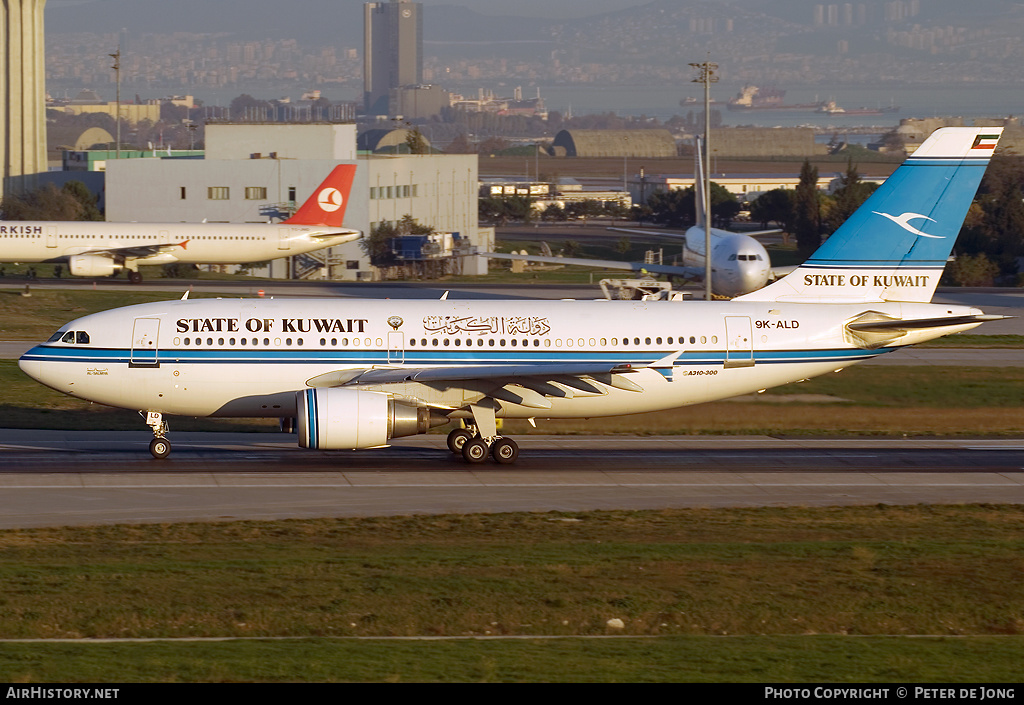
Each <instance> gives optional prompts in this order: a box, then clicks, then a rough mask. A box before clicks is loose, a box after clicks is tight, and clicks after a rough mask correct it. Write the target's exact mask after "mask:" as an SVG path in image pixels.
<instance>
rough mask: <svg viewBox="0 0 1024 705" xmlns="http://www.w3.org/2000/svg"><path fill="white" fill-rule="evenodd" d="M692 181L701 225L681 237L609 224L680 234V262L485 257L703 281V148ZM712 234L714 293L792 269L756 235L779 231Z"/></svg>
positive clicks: (754, 284) (742, 288)
mask: <svg viewBox="0 0 1024 705" xmlns="http://www.w3.org/2000/svg"><path fill="white" fill-rule="evenodd" d="M695 172H696V175H697V178H696V179H694V183H695V185H696V187H695V188H694V194H693V195H694V200H695V202H696V203H695V206H696V208H695V212H696V214H697V224H696V225H694V226H692V227H690V228H688V229H687V230H686V232H685V233H684V234H682V235H679V234H676V233H671V232H666V231H663V230H636V229H630V228H608V229H609V230H612V231H615V232H622V233H629V234H637V235H647V236H651V235H654V236H656V237H667V238H680V239H682V240H683V263H682V265H670V264H647V263H643V262H622V261H619V260H595V259H584V258H580V257H541V256H533V255H515V254H503V253H497V252H487V253H485V254H486V256H488V257H492V258H494V259H506V260H524V261H528V262H544V263H551V264H573V265H579V266H583V267H600V268H601V269H621V270H628V271H632V272H646V273H648V274H664V275H667V276H670V277H681V278H683V279H695V280H703V279H704V276H705V273H706V270H705V262H704V250H705V249H706V240H707V233H705V225H704V222H705V221H704V219H705V217H706V216H705V214H704V197H703V195H702V194H703V188H702V184H703V180H702V177H703V173H704V171H703V168H702V166H701V163H700V150H697V159H696V169H695ZM710 231H711V233H710V235H711V292H712V293H713V294H714V295H715V296H719V297H723V298H728V299H731V298H734V297H736V296H742V295H743V294H749V293H750V292H752V291H757V290H758V289H760V288H761V287H763V286H765V285H766V284H767V283H768V282H769V280H771V279H775V278H778V277H781V276H783V275H784V274H788V273H789V272H790V271H792V270H793V269H794V268H793V267H783V268H772V266H771V260H770V259H769V257H768V251H767V250H765V248H764V245H762V244H761V243H760V242H758V241H757V240H756V239H755V238H756V237H757V236H758V235H770V234H774V233H778V232H781V231H780V230H759V231H756V232H750V233H737V232H731V231H729V230H721V229H719V228H710Z"/></svg>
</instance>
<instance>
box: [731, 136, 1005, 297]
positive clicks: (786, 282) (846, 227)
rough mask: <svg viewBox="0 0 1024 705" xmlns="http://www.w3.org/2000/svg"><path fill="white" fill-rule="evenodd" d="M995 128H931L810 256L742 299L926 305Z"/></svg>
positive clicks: (989, 152)
mask: <svg viewBox="0 0 1024 705" xmlns="http://www.w3.org/2000/svg"><path fill="white" fill-rule="evenodd" d="M1002 131H1003V128H1001V127H944V128H942V129H939V130H936V131H935V132H933V133H932V134H931V136H930V137H929V138H928V139H927V140H925V142H924V144H922V145H921V146H920V147H919V148H918V149H917V151H916V152H914V154H913V155H911V156H910V157H908V158H907V160H906V161H905V162H903V164H902V165H900V167H899V168H898V169H897V170H896V171H895V172H893V174H892V176H890V177H889V178H888V179H886V181H885V183H884V184H882V185H881V186H880V187H879V188H878V189H877V190H876V191H875V192H874V193H873V194H871V196H870V197H869V198H868V200H867V201H865V202H864V204H863V205H861V207H860V208H858V209H857V211H856V212H854V214H853V215H851V216H850V217H849V219H847V221H846V222H845V223H843V224H842V225H841V226H840V227H839V229H838V230H836V231H835V232H834V233H833V234H832V236H831V237H829V238H828V240H826V241H825V243H824V244H823V245H822V246H821V247H819V248H818V250H817V251H816V252H815V253H814V254H813V255H811V257H810V259H808V260H807V261H806V262H804V263H803V264H802V265H800V266H799V267H797V269H796V270H795V271H794V272H793V273H792V274H790V275H788V276H786V277H785V278H783V279H781V280H780V281H778V282H776V283H774V284H772V285H770V286H767V287H765V288H764V289H761V290H759V291H755V292H753V293H751V294H747V295H746V296H743V297H740V298H741V299H743V300H745V301H908V302H921V303H924V302H928V301H931V298H932V294H933V293H934V292H935V287H936V286H937V285H938V283H939V277H940V276H942V269H943V267H945V265H946V260H947V259H949V255H950V253H951V252H952V250H953V243H954V242H955V241H956V237H957V234H958V233H959V232H960V227H961V226H962V225H963V222H964V217H965V216H966V215H967V209H968V208H970V206H971V202H972V201H973V200H974V195H975V193H977V191H978V185H979V184H980V183H981V179H982V177H983V176H984V175H985V168H986V167H987V166H988V163H989V160H990V159H991V158H992V152H993V151H994V149H995V146H996V143H997V142H998V141H999V137H1000V135H1001V134H1002Z"/></svg>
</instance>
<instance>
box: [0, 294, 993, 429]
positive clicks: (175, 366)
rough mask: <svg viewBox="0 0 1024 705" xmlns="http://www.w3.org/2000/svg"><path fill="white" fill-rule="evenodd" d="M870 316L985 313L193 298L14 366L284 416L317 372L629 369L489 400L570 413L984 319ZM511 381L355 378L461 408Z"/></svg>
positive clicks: (101, 320) (173, 402)
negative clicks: (586, 385)
mask: <svg viewBox="0 0 1024 705" xmlns="http://www.w3.org/2000/svg"><path fill="white" fill-rule="evenodd" d="M868 312H874V313H877V314H881V315H883V316H888V317H892V318H935V317H941V316H956V315H960V316H964V315H973V314H976V313H979V312H978V311H977V310H976V309H970V308H967V307H950V306H944V305H943V306H940V305H933V304H905V303H904V304H900V303H882V302H879V303H870V304H864V303H851V304H834V305H821V304H785V303H778V302H749V303H744V302H735V301H734V302H713V301H712V302H703V301H697V302H670V301H649V302H628V301H604V300H600V301H534V300H529V301H522V300H520V301H477V300H473V301H419V300H415V301H413V300H384V301H378V300H374V301H366V300H358V301H356V300H346V301H339V300H337V299H299V300H295V299H291V300H289V299H278V300H265V299H198V300H184V301H170V302H165V303H154V304H142V305H138V306H131V307H127V308H122V309H116V310H112V311H106V312H102V313H97V314H92V315H90V316H85V317H83V318H80V319H78V320H76V321H72V322H71V323H69V324H67V325H65V326H63V327H62V328H61V330H60V331H58V332H57V333H55V334H54V336H53V337H52V338H51V339H50V341H48V342H47V343H44V344H41V345H38V346H36V347H34V348H33V349H32V350H30V351H29V352H28V353H26V354H25V356H24V357H23V358H22V359H21V361H20V363H19V364H20V366H21V368H22V369H23V370H24V371H25V372H26V373H27V374H29V375H30V376H32V377H33V378H35V379H37V380H39V381H40V382H42V383H44V384H46V385H47V386H50V387H52V388H54V389H56V390H58V391H61V392H64V393H67V394H70V395H73V396H76V397H80V398H83V399H88V400H90V401H95V402H99V403H102V404H108V405H110V406H116V407H123V408H130V409H138V410H144V411H159V412H162V413H168V414H180V415H189V416H242V417H244V416H279V417H284V416H292V415H294V414H295V408H296V407H295V404H296V402H295V392H296V391H299V390H302V389H305V388H307V387H308V386H315V384H316V383H315V381H314V380H316V379H317V378H321V379H323V378H324V377H323V376H324V375H330V374H341V375H342V377H343V376H344V373H345V372H346V371H350V370H351V371H358V370H365V369H367V368H374V367H382V368H410V369H422V368H429V367H437V366H453V365H458V366H474V365H480V366H483V365H487V366H497V365H557V364H564V363H583V362H613V363H616V364H620V365H624V366H626V365H628V366H632V367H633V368H636V369H635V371H631V372H628V373H627V374H625V375H624V376H625V377H626V378H628V380H629V381H630V382H632V386H635V387H637V389H634V388H632V387H631V386H630V387H627V388H621V385H620V386H616V385H595V388H596V391H594V392H593V393H590V392H587V391H585V390H580V389H578V388H577V389H575V391H574V392H573V393H571V394H567V395H564V396H557V395H556V396H551V397H549V398H548V400H547V401H545V404H549V407H547V408H537V407H536V406H529V405H524V404H516V403H510V402H508V401H502V402H501V405H500V409H499V411H498V416H504V417H507V418H508V417H520V418H530V417H539V418H570V417H577V418H578V417H591V416H608V415H619V414H630V413H641V412H650V411H658V410H663V409H670V408H675V407H680V406H685V405H689V404H697V403H701V402H707V401H712V400H715V399H723V398H727V397H732V396H736V395H741V394H747V393H751V392H755V391H759V390H763V389H766V388H769V387H774V386H777V385H781V384H786V383H789V382H794V381H797V380H801V379H805V378H808V377H813V376H816V375H820V374H823V373H826V372H831V371H834V370H839V369H842V368H844V367H846V366H848V365H851V364H854V363H856V362H860V361H862V360H866V359H869V358H872V357H875V356H877V355H879V354H883V353H887V352H891V351H893V350H895V349H897V348H898V347H899V345H902V344H905V343H913V342H921V341H922V340H924V339H930V338H933V337H938V336H940V335H945V334H948V333H952V332H957V331H962V330H967V329H970V328H973V327H974V326H975V325H977V324H976V323H972V324H964V325H958V326H948V327H941V328H936V327H933V328H932V329H930V330H929V331H927V333H922V334H914V333H913V332H910V333H909V334H908V336H907V337H904V338H901V339H900V340H899V342H898V345H897V344H896V343H893V344H889V345H887V346H886V347H877V348H875V349H867V348H865V347H864V346H863V345H859V344H858V341H857V340H856V339H855V338H854V337H851V336H850V335H849V332H848V331H847V330H846V329H845V324H846V323H848V322H849V321H851V320H854V319H857V318H858V317H861V316H863V315H864V314H865V313H868ZM915 335H916V337H915ZM922 336H924V337H922ZM339 379H340V381H341V383H343V379H341V378H339ZM556 381H557V380H556ZM505 383H506V381H505V380H504V379H503V381H501V382H500V383H495V384H491V385H490V386H489V385H488V383H487V381H486V380H483V381H481V380H476V381H471V382H468V383H466V384H456V383H442V384H434V385H430V384H425V383H420V382H413V381H408V382H400V383H394V382H392V383H388V384H386V385H380V386H379V387H375V386H373V385H360V388H361V389H368V390H371V391H380V392H385V393H387V394H389V395H392V396H393V397H394V398H396V399H416V400H419V402H422V403H426V404H428V405H431V406H434V407H437V408H449V409H457V408H460V407H463V406H465V405H466V404H470V403H473V401H474V399H479V398H483V397H486V396H488V395H493V392H494V391H495V390H496V388H497V387H500V386H501V385H502V384H505Z"/></svg>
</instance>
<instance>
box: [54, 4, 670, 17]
mask: <svg viewBox="0 0 1024 705" xmlns="http://www.w3.org/2000/svg"><path fill="white" fill-rule="evenodd" d="M419 1H420V2H422V3H423V4H424V5H463V6H465V7H468V8H470V9H472V10H476V11H477V12H482V13H484V14H488V15H521V16H526V17H553V18H565V17H585V16H586V15H594V14H597V13H600V12H609V11H612V10H621V9H624V8H627V7H632V6H634V5H643V4H645V3H647V2H650V0H419ZM103 2H104V0H49V2H48V3H47V6H48V8H49V9H55V8H60V7H66V6H73V5H81V4H94V5H96V4H98V6H99V7H102V4H101V3H103ZM338 2H339V4H341V5H351V6H352V7H353V9H356V8H360V7H362V5H363V3H364V0H338ZM172 5H173V4H172ZM172 5H169V6H168V7H171V6H172ZM172 11H173V10H172V9H169V10H168V12H172ZM360 16H361V15H360Z"/></svg>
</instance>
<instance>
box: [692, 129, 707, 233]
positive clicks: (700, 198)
mask: <svg viewBox="0 0 1024 705" xmlns="http://www.w3.org/2000/svg"><path fill="white" fill-rule="evenodd" d="M701 143H702V142H701V139H700V138H698V140H697V149H695V150H693V161H694V164H693V166H694V174H693V212H694V214H695V220H696V222H695V225H696V226H697V227H698V228H701V229H703V228H704V216H705V213H704V162H703V160H702V158H701V149H702V147H701Z"/></svg>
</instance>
